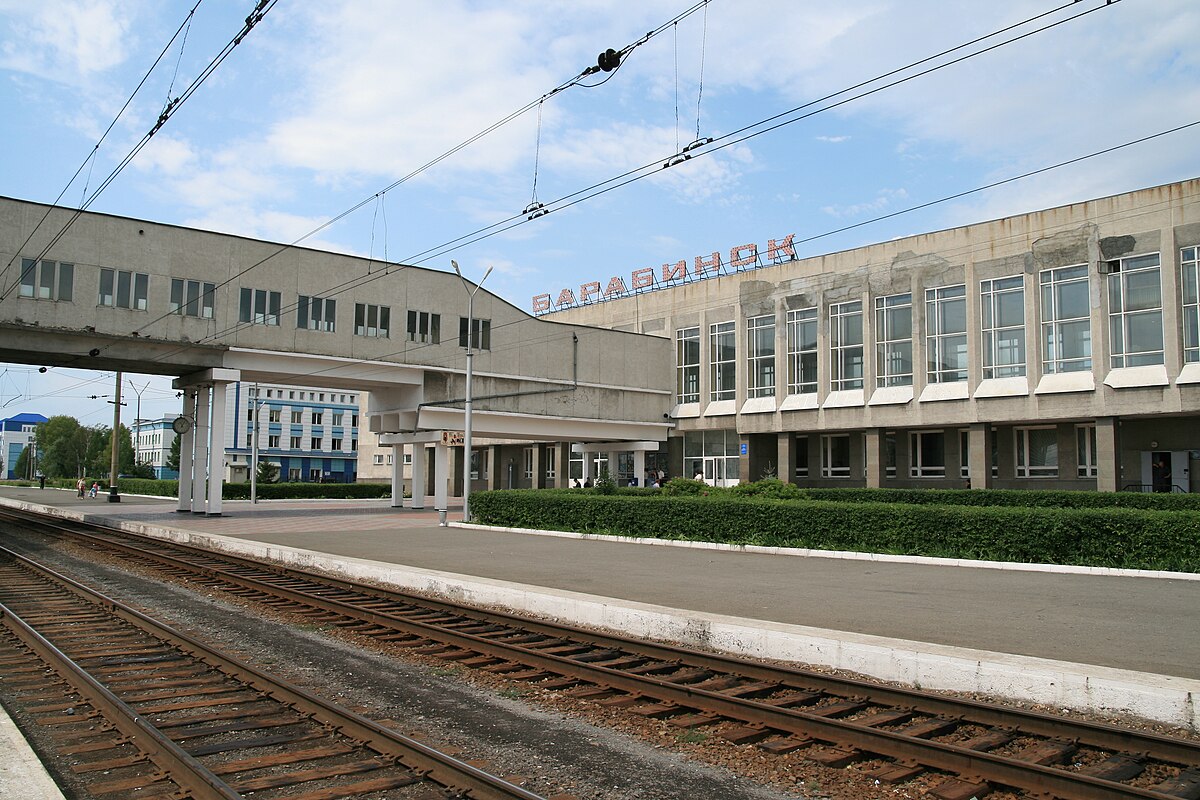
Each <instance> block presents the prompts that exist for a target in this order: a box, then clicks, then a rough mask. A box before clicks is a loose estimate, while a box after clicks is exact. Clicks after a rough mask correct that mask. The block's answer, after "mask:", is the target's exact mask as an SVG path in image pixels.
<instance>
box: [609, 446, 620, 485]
mask: <svg viewBox="0 0 1200 800" xmlns="http://www.w3.org/2000/svg"><path fill="white" fill-rule="evenodd" d="M620 464H621V454H620V453H618V452H617V451H616V450H609V451H608V479H609V480H610V481H612V482H613V484H614V485H616V483H617V477H618V476H619V474H620V470H619V469H618V467H619V466H620Z"/></svg>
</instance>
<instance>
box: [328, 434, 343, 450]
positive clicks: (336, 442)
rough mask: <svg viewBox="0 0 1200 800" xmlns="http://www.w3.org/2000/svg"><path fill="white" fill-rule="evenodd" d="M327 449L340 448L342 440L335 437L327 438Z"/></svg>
mask: <svg viewBox="0 0 1200 800" xmlns="http://www.w3.org/2000/svg"><path fill="white" fill-rule="evenodd" d="M329 449H330V450H341V449H342V440H341V439H338V438H336V437H335V438H331V439H330V440H329Z"/></svg>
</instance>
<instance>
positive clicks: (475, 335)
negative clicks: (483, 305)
mask: <svg viewBox="0 0 1200 800" xmlns="http://www.w3.org/2000/svg"><path fill="white" fill-rule="evenodd" d="M458 346H459V347H466V346H467V318H466V317H459V318H458ZM471 348H472V349H475V350H491V349H492V321H491V320H490V319H473V320H471Z"/></svg>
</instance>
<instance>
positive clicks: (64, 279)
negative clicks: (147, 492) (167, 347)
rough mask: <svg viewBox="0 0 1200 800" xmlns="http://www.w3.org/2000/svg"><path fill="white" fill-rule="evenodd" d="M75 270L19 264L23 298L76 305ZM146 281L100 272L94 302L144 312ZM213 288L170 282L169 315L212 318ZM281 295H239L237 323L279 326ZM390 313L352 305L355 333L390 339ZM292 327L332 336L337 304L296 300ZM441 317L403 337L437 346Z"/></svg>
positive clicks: (414, 317)
mask: <svg viewBox="0 0 1200 800" xmlns="http://www.w3.org/2000/svg"><path fill="white" fill-rule="evenodd" d="M74 280H75V265H74V264H68V263H65V262H58V261H50V260H48V259H43V260H42V261H40V262H39V261H37V260H35V259H32V258H25V259H22V260H21V280H20V295H21V297H28V298H34V299H39V300H61V301H71V300H74ZM149 295H150V276H149V275H148V274H146V273H144V272H130V271H127V270H116V269H107V268H101V269H100V288H99V295H98V297H97V300H96V303H97V305H99V306H104V307H109V308H127V309H131V310H134V311H146V310H147V308H148V305H149ZM215 297H216V285H215V284H213V283H210V282H208V281H201V280H195V279H191V278H172V279H171V300H170V313H172V314H178V315H180V316H185V317H198V318H200V319H213V317H214V315H215V313H216V300H215ZM281 308H282V295H281V293H280V292H276V291H272V290H269V289H252V288H245V287H243V288H242V289H241V290H240V295H239V306H238V320H239V321H240V322H243V323H246V324H251V325H274V326H278V325H279V324H280V313H281ZM391 316H392V310H391V308H390V307H388V306H382V305H375V304H372V303H355V304H354V333H355V335H356V336H370V337H375V338H381V339H388V338H391V336H392V323H391ZM296 327H297V328H298V329H302V330H311V331H323V332H326V333H334V332H336V330H337V301H336V300H335V299H333V298H331V297H324V298H323V297H316V296H310V295H299V296H298V299H297V303H296ZM441 327H442V319H441V315H440V314H433V313H430V312H428V311H417V310H409V312H408V319H407V327H406V332H407V335H408V341H410V342H421V343H422V344H441V341H442V335H441ZM473 327H474V338H473V340H472V342H471V346H472V347H474V348H478V349H482V350H490V349H491V320H481V319H476V320H474V326H473ZM458 338H459V346H460V347H466V346H467V319H466V318H465V317H462V318H460V319H459V336H458Z"/></svg>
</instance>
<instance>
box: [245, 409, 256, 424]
mask: <svg viewBox="0 0 1200 800" xmlns="http://www.w3.org/2000/svg"><path fill="white" fill-rule="evenodd" d="M246 422H254V409H253V408H247V409H246Z"/></svg>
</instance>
